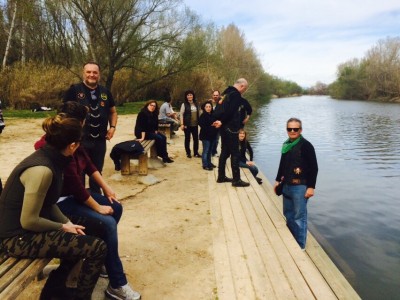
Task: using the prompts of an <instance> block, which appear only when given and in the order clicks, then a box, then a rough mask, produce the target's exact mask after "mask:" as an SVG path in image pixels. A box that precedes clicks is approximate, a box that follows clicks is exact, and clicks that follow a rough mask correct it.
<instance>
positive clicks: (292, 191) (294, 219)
mask: <svg viewBox="0 0 400 300" xmlns="http://www.w3.org/2000/svg"><path fill="white" fill-rule="evenodd" d="M306 190H307V186H305V185H289V184H284V185H283V214H284V215H285V217H286V225H287V226H288V227H289V230H290V231H291V233H292V234H293V236H294V238H295V239H296V241H297V243H298V244H299V246H300V247H301V249H304V248H305V247H306V239H307V201H308V200H307V199H306V198H305V197H304V195H305V193H306Z"/></svg>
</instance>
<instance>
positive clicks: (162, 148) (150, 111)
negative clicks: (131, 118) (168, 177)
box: [135, 100, 174, 163]
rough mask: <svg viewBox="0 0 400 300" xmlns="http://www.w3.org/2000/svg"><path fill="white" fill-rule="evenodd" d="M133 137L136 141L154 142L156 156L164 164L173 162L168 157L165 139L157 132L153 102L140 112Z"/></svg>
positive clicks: (156, 115) (156, 113) (156, 108)
mask: <svg viewBox="0 0 400 300" xmlns="http://www.w3.org/2000/svg"><path fill="white" fill-rule="evenodd" d="M135 136H136V138H137V141H139V142H142V141H144V140H154V141H155V143H156V149H157V155H158V156H159V157H161V158H162V160H163V162H164V163H172V162H174V161H173V160H172V159H171V158H169V157H168V152H167V137H166V136H165V135H163V134H162V133H160V132H158V104H157V101H155V100H149V101H147V102H146V104H145V105H144V106H143V108H142V109H141V110H140V112H139V114H138V116H137V118H136V125H135Z"/></svg>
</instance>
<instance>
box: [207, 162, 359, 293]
mask: <svg viewBox="0 0 400 300" xmlns="http://www.w3.org/2000/svg"><path fill="white" fill-rule="evenodd" d="M227 165H228V164H227ZM241 172H242V173H241V174H242V175H241V176H242V179H244V180H246V181H248V182H250V183H251V186H250V187H246V188H235V187H232V185H231V184H230V183H216V176H217V169H215V171H214V172H210V174H209V177H208V181H209V194H210V206H211V218H212V230H213V248H214V249H213V250H214V261H215V273H216V274H215V275H216V281H217V290H218V299H219V300H225V299H226V300H233V299H241V300H243V299H249V300H253V299H323V300H325V299H360V297H359V296H358V295H357V293H356V292H355V291H354V289H353V288H352V287H351V285H350V284H349V283H348V281H347V280H346V279H345V277H344V276H343V275H342V273H341V272H340V271H339V270H338V269H337V267H336V266H335V265H334V264H333V262H332V261H331V260H330V259H329V257H328V256H327V254H326V253H325V252H324V251H323V249H322V248H321V247H320V246H319V245H318V243H317V242H316V240H315V239H314V238H313V237H312V235H311V234H308V238H307V247H306V251H305V252H303V251H301V249H300V247H299V246H298V245H297V242H296V241H295V240H294V239H293V237H292V235H291V233H290V231H289V230H288V228H287V227H286V223H285V220H284V217H283V215H282V207H281V206H282V205H281V204H280V203H281V199H280V197H277V196H276V195H275V194H274V193H273V191H272V186H271V185H270V184H269V183H268V181H267V180H266V179H265V177H263V176H261V177H263V179H264V183H263V184H262V185H259V184H258V183H257V182H256V181H255V180H254V178H253V176H252V175H251V173H250V172H248V170H243V169H242V170H241Z"/></svg>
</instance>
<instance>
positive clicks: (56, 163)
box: [0, 114, 107, 299]
mask: <svg viewBox="0 0 400 300" xmlns="http://www.w3.org/2000/svg"><path fill="white" fill-rule="evenodd" d="M42 127H43V129H44V131H45V132H46V143H47V145H46V146H44V147H43V148H42V149H39V150H37V151H35V152H34V153H33V154H31V155H30V156H28V157H27V158H25V159H24V160H23V161H22V162H21V163H19V164H18V165H17V166H16V167H15V169H14V170H13V171H12V173H11V174H10V176H9V178H8V179H7V182H6V184H5V187H4V190H3V192H2V194H1V196H0V247H1V248H3V249H5V251H6V252H7V253H8V254H9V255H11V256H15V257H22V258H45V257H46V258H53V257H55V258H60V259H61V264H60V266H59V267H58V269H57V270H55V271H52V272H51V274H50V276H49V279H48V280H47V282H46V284H45V286H44V288H43V290H42V294H41V299H52V297H53V296H54V297H55V296H60V295H64V296H68V295H67V293H68V289H67V288H66V286H65V281H66V279H67V276H68V273H69V271H70V270H71V269H72V267H73V266H74V265H75V264H76V263H78V262H80V261H82V260H83V264H82V268H81V272H80V274H79V280H78V287H77V289H76V295H74V296H73V297H72V296H71V298H74V299H90V297H91V294H92V292H93V289H94V287H95V285H96V282H97V279H98V277H99V275H100V270H101V266H102V265H103V261H104V258H105V256H106V253H107V247H106V244H105V243H104V242H103V240H101V239H99V238H96V237H94V236H90V235H85V233H84V231H83V230H85V227H84V226H81V225H76V224H73V223H72V222H71V221H70V220H69V219H68V218H67V217H66V216H65V215H63V214H62V213H61V211H60V209H59V208H58V207H57V205H56V202H57V200H58V198H59V196H60V194H61V189H62V184H63V169H64V167H65V166H66V165H67V164H68V163H69V162H70V160H71V156H72V155H73V153H74V152H75V151H76V149H77V148H78V147H79V144H80V140H81V136H82V126H81V124H80V122H79V121H78V120H76V119H71V118H66V117H65V115H62V114H60V115H56V116H55V117H52V118H47V119H46V120H45V121H44V122H43V125H42ZM82 222H83V223H81V224H85V222H84V220H82ZM85 225H86V224H85ZM55 287H57V288H58V289H57V290H56V288H55ZM45 291H46V292H45ZM50 291H52V292H54V293H50ZM45 294H46V295H45Z"/></svg>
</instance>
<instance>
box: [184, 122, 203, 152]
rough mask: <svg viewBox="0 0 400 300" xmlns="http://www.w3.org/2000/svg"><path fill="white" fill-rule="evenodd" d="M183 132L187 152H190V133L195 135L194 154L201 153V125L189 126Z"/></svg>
mask: <svg viewBox="0 0 400 300" xmlns="http://www.w3.org/2000/svg"><path fill="white" fill-rule="evenodd" d="M183 132H184V133H185V150H186V154H187V155H189V154H190V135H192V137H193V154H194V155H196V154H199V127H198V126H187V127H186V128H185V129H184V130H183Z"/></svg>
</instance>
